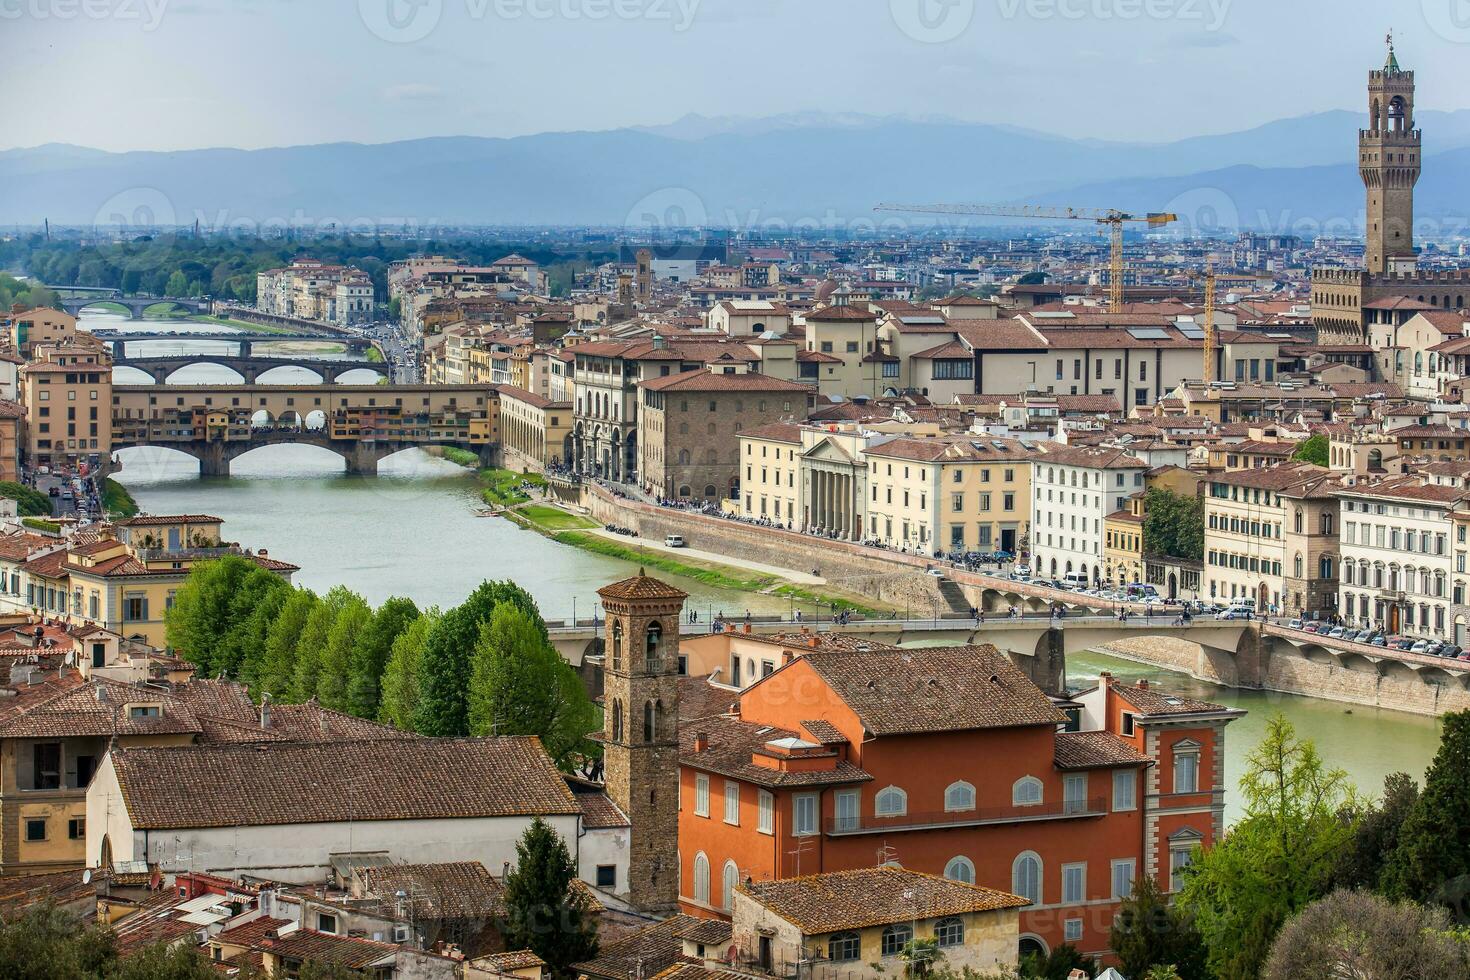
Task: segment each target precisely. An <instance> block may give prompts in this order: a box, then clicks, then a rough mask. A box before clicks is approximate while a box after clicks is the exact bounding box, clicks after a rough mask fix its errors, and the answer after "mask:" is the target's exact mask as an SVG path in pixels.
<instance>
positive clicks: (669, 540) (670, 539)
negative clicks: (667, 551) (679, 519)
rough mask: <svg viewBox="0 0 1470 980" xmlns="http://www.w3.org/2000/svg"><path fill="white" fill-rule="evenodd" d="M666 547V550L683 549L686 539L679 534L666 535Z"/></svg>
mask: <svg viewBox="0 0 1470 980" xmlns="http://www.w3.org/2000/svg"><path fill="white" fill-rule="evenodd" d="M664 547H665V548H682V547H684V537H683V536H682V535H679V534H670V535H666V536H665V537H664Z"/></svg>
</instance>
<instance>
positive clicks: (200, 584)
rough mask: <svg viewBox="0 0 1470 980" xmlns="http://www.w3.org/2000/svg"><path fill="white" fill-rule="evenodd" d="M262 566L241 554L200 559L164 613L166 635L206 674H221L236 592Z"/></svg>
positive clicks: (179, 653)
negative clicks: (201, 560)
mask: <svg viewBox="0 0 1470 980" xmlns="http://www.w3.org/2000/svg"><path fill="white" fill-rule="evenodd" d="M259 570H260V568H259V566H257V565H256V564H255V563H254V562H252V561H251V560H250V559H248V558H245V557H243V556H241V555H226V556H224V557H223V558H219V559H215V560H213V561H206V562H200V563H199V564H197V565H195V566H194V567H193V568H191V569H190V570H189V574H188V575H187V576H186V577H185V579H184V584H183V585H181V586H179V589H178V592H177V593H175V595H174V604H173V606H172V607H170V608H169V609H168V611H167V612H165V613H164V636H165V638H166V639H167V641H168V645H169V646H170V647H172V648H173V650H174V652H175V653H177V654H178V655H179V656H180V657H182V658H184V659H185V660H187V661H189V662H190V663H192V664H194V665H195V666H197V667H198V668H199V672H200V673H201V674H202V675H204V676H205V677H216V676H219V675H220V673H221V671H222V669H223V668H224V667H225V666H226V664H225V663H224V662H223V658H222V656H221V654H222V652H223V651H222V646H223V641H224V639H225V636H226V635H227V634H228V633H229V632H230V628H231V626H233V625H234V619H233V616H234V615H235V614H236V613H237V612H238V610H237V609H236V608H235V606H234V599H235V596H236V593H237V592H238V591H239V590H240V587H241V584H242V583H243V582H244V581H245V579H246V578H247V577H248V576H249V575H250V574H251V572H255V571H259Z"/></svg>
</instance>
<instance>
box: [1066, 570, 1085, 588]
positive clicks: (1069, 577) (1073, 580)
mask: <svg viewBox="0 0 1470 980" xmlns="http://www.w3.org/2000/svg"><path fill="white" fill-rule="evenodd" d="M1062 584H1063V585H1065V586H1066V587H1067V588H1069V589H1085V588H1087V586H1088V585H1089V584H1091V582H1090V580H1089V579H1088V577H1087V576H1086V575H1084V574H1082V573H1081V572H1068V573H1067V574H1065V575H1063V576H1062Z"/></svg>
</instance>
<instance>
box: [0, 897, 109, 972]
mask: <svg viewBox="0 0 1470 980" xmlns="http://www.w3.org/2000/svg"><path fill="white" fill-rule="evenodd" d="M116 959H117V950H116V946H115V944H114V941H113V937H112V933H111V932H109V931H107V930H106V929H102V928H100V927H98V926H96V925H87V924H86V923H84V922H82V921H81V920H80V919H78V918H77V917H76V916H75V915H72V914H71V913H69V912H66V911H63V910H62V909H59V908H56V907H55V906H53V905H45V904H42V905H33V906H31V907H30V908H28V909H26V910H25V911H24V912H22V913H20V914H19V915H17V916H15V917H13V918H0V980H84V978H91V977H100V976H102V975H103V974H104V972H105V971H107V970H109V969H111V967H112V965H113V964H114V963H115V962H116Z"/></svg>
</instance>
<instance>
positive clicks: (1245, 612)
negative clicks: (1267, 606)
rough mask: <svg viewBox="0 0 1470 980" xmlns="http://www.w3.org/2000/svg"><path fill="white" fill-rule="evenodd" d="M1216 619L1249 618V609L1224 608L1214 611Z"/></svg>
mask: <svg viewBox="0 0 1470 980" xmlns="http://www.w3.org/2000/svg"><path fill="white" fill-rule="evenodd" d="M1215 618H1216V619H1250V618H1251V614H1250V610H1249V609H1225V610H1222V611H1220V612H1217V613H1215Z"/></svg>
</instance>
